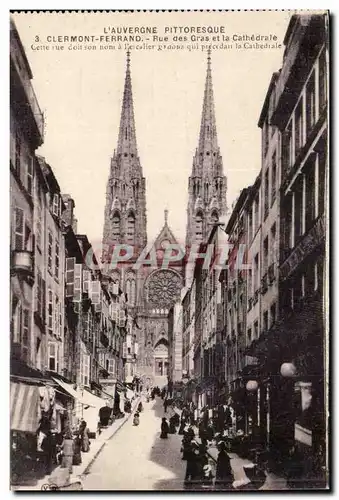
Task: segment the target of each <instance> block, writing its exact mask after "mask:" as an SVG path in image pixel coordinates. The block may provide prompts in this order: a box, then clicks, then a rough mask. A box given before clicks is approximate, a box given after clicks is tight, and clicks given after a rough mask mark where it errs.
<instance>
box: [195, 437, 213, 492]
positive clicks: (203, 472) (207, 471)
mask: <svg viewBox="0 0 339 500" xmlns="http://www.w3.org/2000/svg"><path fill="white" fill-rule="evenodd" d="M206 452H207V447H206V446H205V445H204V444H201V445H199V450H198V456H197V462H196V463H197V470H196V487H197V489H199V488H202V487H203V486H211V485H212V480H213V476H212V470H211V466H210V464H209V462H208V458H207V453H206Z"/></svg>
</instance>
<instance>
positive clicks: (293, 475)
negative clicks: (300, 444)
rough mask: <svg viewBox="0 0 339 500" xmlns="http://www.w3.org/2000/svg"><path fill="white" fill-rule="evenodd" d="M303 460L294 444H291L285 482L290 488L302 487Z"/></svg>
mask: <svg viewBox="0 0 339 500" xmlns="http://www.w3.org/2000/svg"><path fill="white" fill-rule="evenodd" d="M303 464H304V460H303V456H302V455H301V453H300V452H299V450H298V448H297V447H296V446H291V448H290V449H289V452H288V459H287V484H288V486H289V487H290V488H291V489H303V485H302V483H301V481H302V477H303V476H304V466H303Z"/></svg>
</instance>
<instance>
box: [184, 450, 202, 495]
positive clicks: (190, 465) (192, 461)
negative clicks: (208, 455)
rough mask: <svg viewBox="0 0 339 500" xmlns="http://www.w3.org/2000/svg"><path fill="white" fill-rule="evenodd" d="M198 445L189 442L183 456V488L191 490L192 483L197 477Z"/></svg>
mask: <svg viewBox="0 0 339 500" xmlns="http://www.w3.org/2000/svg"><path fill="white" fill-rule="evenodd" d="M198 453H199V451H198V445H197V444H196V443H195V442H194V441H191V442H189V443H188V445H187V449H186V451H185V456H186V460H187V466H186V474H185V487H186V488H191V486H192V484H193V482H194V481H195V480H196V477H197V460H198Z"/></svg>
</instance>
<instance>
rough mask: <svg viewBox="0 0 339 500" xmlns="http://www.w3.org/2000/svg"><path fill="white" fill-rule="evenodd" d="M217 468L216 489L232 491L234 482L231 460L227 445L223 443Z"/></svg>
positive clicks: (220, 446) (220, 447)
mask: <svg viewBox="0 0 339 500" xmlns="http://www.w3.org/2000/svg"><path fill="white" fill-rule="evenodd" d="M219 450H220V451H219V454H218V458H217V467H216V475H215V488H216V489H217V490H230V489H232V484H233V481H234V477H233V470H232V467H231V459H230V457H229V456H228V454H227V452H226V445H225V443H224V442H223V441H222V442H221V443H220V445H219Z"/></svg>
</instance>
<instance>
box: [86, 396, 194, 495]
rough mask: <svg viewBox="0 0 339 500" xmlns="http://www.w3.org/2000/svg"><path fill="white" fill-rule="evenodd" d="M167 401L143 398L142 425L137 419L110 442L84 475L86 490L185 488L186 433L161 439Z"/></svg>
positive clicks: (129, 421) (130, 421)
mask: <svg viewBox="0 0 339 500" xmlns="http://www.w3.org/2000/svg"><path fill="white" fill-rule="evenodd" d="M162 403H163V401H162V400H161V399H160V398H159V399H158V398H157V399H156V400H155V401H151V402H150V403H146V402H143V405H144V411H143V412H142V413H141V414H140V425H139V427H134V426H133V419H132V418H130V419H129V420H128V422H126V424H125V425H124V426H123V427H122V428H121V430H120V431H119V432H118V433H117V434H116V435H115V436H114V437H113V438H112V439H111V440H110V441H109V442H108V443H107V445H106V446H105V448H104V449H103V451H102V453H101V454H100V455H99V456H98V458H97V459H96V461H95V462H94V464H93V466H92V468H91V469H90V471H89V474H88V475H87V476H86V478H85V479H84V489H85V490H182V489H183V481H184V476H185V468H186V462H184V461H183V460H181V453H180V446H181V439H182V436H179V435H178V434H174V435H169V436H168V439H167V440H166V439H160V437H159V436H160V425H161V417H163V416H164V412H163V405H162Z"/></svg>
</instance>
